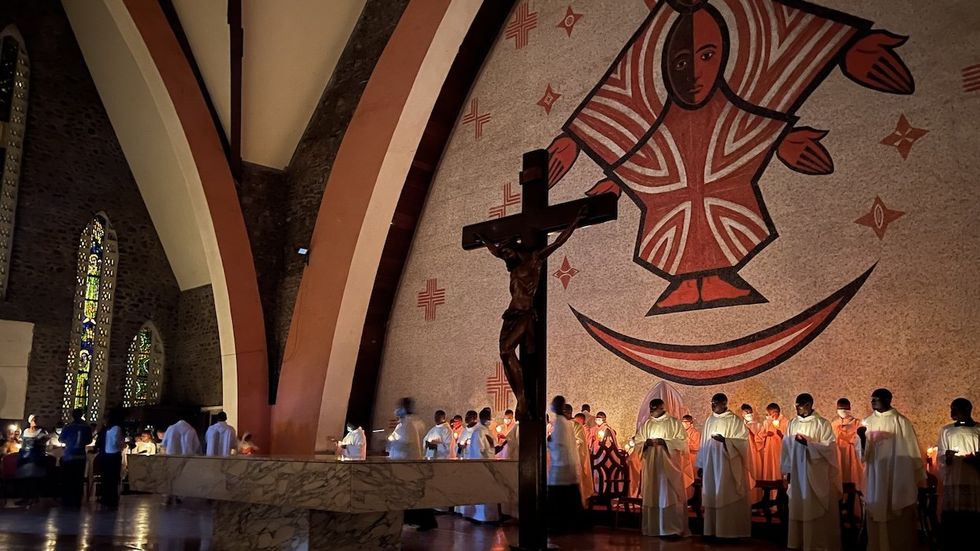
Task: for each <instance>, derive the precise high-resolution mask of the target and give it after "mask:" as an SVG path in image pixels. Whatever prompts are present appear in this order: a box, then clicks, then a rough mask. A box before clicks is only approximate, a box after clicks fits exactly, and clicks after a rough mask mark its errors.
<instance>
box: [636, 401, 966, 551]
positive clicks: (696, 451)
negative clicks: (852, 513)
mask: <svg viewBox="0 0 980 551" xmlns="http://www.w3.org/2000/svg"><path fill="white" fill-rule="evenodd" d="M813 403H814V400H813V397H812V396H811V395H810V394H800V395H799V396H797V398H796V403H795V406H796V417H795V418H793V419H792V420H789V421H787V420H786V419H784V418H782V417H781V416H780V413H779V407H778V406H777V405H776V404H770V405H769V406H768V407H767V412H768V415H767V417H766V418H765V419H764V420H756V419H755V418H754V416H753V412H752V408H751V406H748V405H743V406H742V407H741V410H742V412H743V414H742V417H741V418H740V417H739V416H737V415H736V414H735V413H734V412H732V411H731V410H730V409H729V408H728V397H727V396H725V395H724V394H716V395H714V396H713V397H712V399H711V415H710V416H709V417H708V419H707V421H706V422H705V424H704V428H703V430H702V432H701V433H700V435H699V436H700V438H699V440H698V444H697V446H696V447H695V446H694V444H693V442H692V435H693V434H696V433H697V431H696V429H695V428H694V427H693V422H692V421H693V419H689V418H685V419H684V420H683V421H679V420H677V419H675V418H674V417H671V416H670V415H668V414H667V413H666V409H665V407H664V403H663V401H662V400H659V399H657V400H653V401H651V402H650V418H649V419H648V420H647V421H646V422H645V423H644V424H643V425H642V426H641V427H640V429H639V430H638V432H637V434H636V436H635V437H634V439H633V441H634V442H635V445H636V450H639V453H640V456H641V458H642V462H643V469H642V472H643V475H642V492H641V493H642V498H643V506H642V529H643V533H644V534H646V535H651V536H671V535H673V536H683V535H687V534H688V522H687V518H688V516H687V506H686V505H687V497H688V496H689V490H688V488H689V487H690V486H691V483H692V482H693V480H694V471H693V469H692V459H693V467H694V468H696V469H697V470H698V471H699V472H700V476H701V479H702V495H701V503H702V505H703V507H704V535H706V536H715V537H719V538H741V537H748V536H750V533H751V507H752V504H753V501H754V500H756V499H758V498H759V497H760V495H759V493H758V490H757V489H756V486H757V482H759V481H766V480H777V481H781V483H783V484H785V485H786V491H787V496H788V499H789V503H788V517H789V526H788V541H787V546H788V547H789V548H791V549H839V548H840V547H841V541H840V515H839V506H840V501H841V499H842V497H843V495H844V488H845V487H847V486H851V487H852V488H855V489H857V490H858V491H860V492H861V494H862V495H863V504H864V515H865V522H866V526H867V534H868V549H871V550H882V551H884V550H893V551H895V550H903V549H914V548H915V546H916V542H917V537H916V536H917V534H916V528H917V526H918V522H917V516H916V515H917V511H916V507H917V505H918V495H919V492H918V489H919V487H920V486H922V485H924V483H925V482H926V469H925V462H924V459H923V458H924V454H923V453H922V451H921V449H920V448H919V443H918V439H917V437H916V434H915V429H914V428H913V426H912V423H911V422H910V421H909V419H908V418H907V417H905V416H904V415H902V414H901V413H899V412H898V411H896V410H895V408H893V407H892V405H891V403H892V394H891V392H890V391H888V390H887V389H877V390H875V391H874V392H873V393H872V395H871V408H872V410H873V413H872V414H871V415H870V416H869V417H867V418H865V419H864V420H863V421H859V420H857V419H855V418H854V417H853V416H852V415H851V412H850V402H849V401H848V400H847V399H841V400H839V401H838V402H837V418H836V419H834V420H833V421H830V420H828V419H826V418H824V417H822V416H821V415H819V414H818V413H817V412H816V411H815V410H814V407H813ZM972 409H973V406H972V404H971V403H970V402H969V401H968V400H966V399H964V398H957V399H956V400H954V401H953V402H952V404H951V406H950V416H951V418H952V420H953V423H952V424H949V425H946V426H945V427H943V428H942V431H941V433H940V436H939V445H938V454H937V456H938V460H939V461H938V462H939V467H940V470H941V472H942V476H941V479H942V482H943V486H942V487H943V500H942V511H943V512H942V534H943V538H944V539H945V540H946V541H948V542H966V541H970V540H971V539H974V538H969V537H968V536H969V532H968V531H969V530H970V528H972V526H971V524H974V523H976V522H977V521H978V520H980V474H978V473H980V460H978V456H977V454H978V449H980V426H978V425H977V423H976V422H975V421H974V420H973V418H972ZM692 456H693V457H692Z"/></svg>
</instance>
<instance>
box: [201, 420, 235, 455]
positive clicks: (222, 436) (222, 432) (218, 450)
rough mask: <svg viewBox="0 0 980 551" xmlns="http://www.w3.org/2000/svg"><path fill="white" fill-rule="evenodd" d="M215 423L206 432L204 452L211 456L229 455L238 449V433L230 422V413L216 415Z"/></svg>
mask: <svg viewBox="0 0 980 551" xmlns="http://www.w3.org/2000/svg"><path fill="white" fill-rule="evenodd" d="M215 419H216V421H215V423H214V424H213V425H211V426H210V427H208V430H207V431H206V432H205V433H204V453H205V454H207V455H209V456H220V457H224V456H228V455H232V454H233V453H235V452H236V451H238V435H237V434H236V433H235V427H232V426H231V425H229V424H228V414H226V413H225V412H223V411H222V412H220V413H218V414H217V415H215Z"/></svg>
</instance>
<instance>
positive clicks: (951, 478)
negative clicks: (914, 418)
mask: <svg viewBox="0 0 980 551" xmlns="http://www.w3.org/2000/svg"><path fill="white" fill-rule="evenodd" d="M949 409H950V411H949V415H950V417H952V419H953V423H951V424H949V425H946V426H945V427H943V428H942V431H940V433H939V446H938V450H937V451H938V454H937V458H938V460H939V468H940V474H941V476H942V479H943V503H942V527H943V530H942V537H943V549H955V548H956V545H957V544H961V545H963V544H964V543H965V542H969V541H976V535H975V530H976V527H977V526H978V525H980V457H978V453H980V425H978V424H977V422H976V421H974V420H973V404H971V403H970V401H969V400H967V399H966V398H957V399H955V400H953V403H952V404H950V406H949Z"/></svg>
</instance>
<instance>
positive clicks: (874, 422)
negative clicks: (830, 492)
mask: <svg viewBox="0 0 980 551" xmlns="http://www.w3.org/2000/svg"><path fill="white" fill-rule="evenodd" d="M863 425H864V426H865V427H867V429H868V431H867V433H866V435H865V438H866V443H865V444H864V445H862V444H861V442H860V441H858V453H859V454H860V457H861V461H863V462H864V465H865V467H864V475H865V481H864V502H865V509H864V510H865V514H866V515H867V517H868V521H869V522H868V549H869V550H871V551H877V550H881V551H885V550H890V551H900V550H903V549H913V548H914V546H915V543H914V542H915V541H916V538H915V507H916V504H917V503H918V497H919V493H918V487H919V486H920V485H922V484H924V483H925V480H926V471H925V463H924V461H923V459H922V452H921V450H920V449H919V443H918V440H917V439H916V436H915V429H914V428H913V427H912V422H911V421H909V420H908V418H907V417H905V416H904V415H902V414H901V413H899V412H898V411H896V410H895V409H894V408H893V409H890V410H888V411H886V412H884V413H880V412H877V411H876V412H874V413H873V414H872V415H871V416H870V417H867V418H866V419H865V420H864V421H863ZM910 519H911V520H910Z"/></svg>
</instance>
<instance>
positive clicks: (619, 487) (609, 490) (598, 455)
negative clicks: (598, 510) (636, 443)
mask: <svg viewBox="0 0 980 551" xmlns="http://www.w3.org/2000/svg"><path fill="white" fill-rule="evenodd" d="M591 457H592V477H593V479H594V480H595V489H596V494H597V496H598V497H599V498H600V499H602V500H606V499H612V498H619V497H626V495H627V493H628V492H629V487H630V470H629V464H628V463H627V461H628V459H629V458H628V456H627V455H626V452H624V451H623V450H621V449H619V448H617V447H615V445H613V444H612V442H611V441H609V440H606V441H603V442H600V443H599V446H598V447H597V448H596V451H595V453H593V454H592V455H591Z"/></svg>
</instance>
